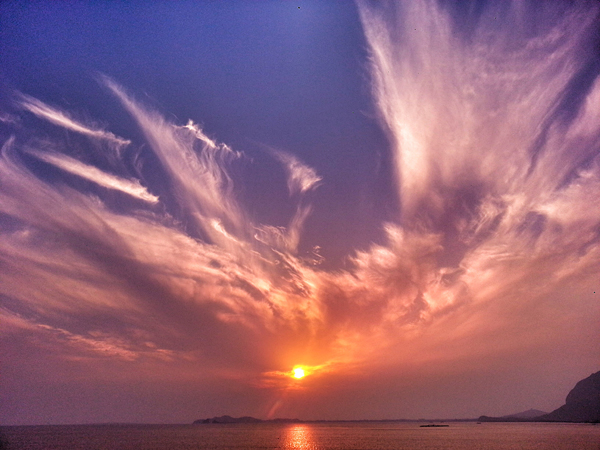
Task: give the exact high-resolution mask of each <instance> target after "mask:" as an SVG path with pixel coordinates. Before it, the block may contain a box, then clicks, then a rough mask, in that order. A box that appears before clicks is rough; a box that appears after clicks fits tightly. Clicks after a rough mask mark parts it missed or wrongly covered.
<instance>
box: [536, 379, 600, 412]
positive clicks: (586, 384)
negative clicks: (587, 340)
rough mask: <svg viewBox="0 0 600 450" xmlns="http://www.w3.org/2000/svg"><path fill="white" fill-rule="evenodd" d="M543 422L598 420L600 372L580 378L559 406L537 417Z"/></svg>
mask: <svg viewBox="0 0 600 450" xmlns="http://www.w3.org/2000/svg"><path fill="white" fill-rule="evenodd" d="M537 420H539V421H544V422H594V423H599V422H600V372H596V373H594V374H592V375H590V376H589V377H587V378H585V379H583V380H581V381H580V382H579V383H577V384H576V385H575V387H574V388H573V389H572V390H571V392H569V395H567V399H566V400H565V404H564V405H563V406H561V407H560V408H558V409H556V410H554V411H552V412H551V413H549V414H545V415H543V416H541V417H538V418H537Z"/></svg>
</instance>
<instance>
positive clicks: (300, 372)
mask: <svg viewBox="0 0 600 450" xmlns="http://www.w3.org/2000/svg"><path fill="white" fill-rule="evenodd" d="M292 375H293V377H294V378H297V379H300V378H304V376H305V375H306V373H305V372H304V369H303V368H302V367H294V369H293V370H292Z"/></svg>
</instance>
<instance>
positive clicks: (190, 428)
mask: <svg viewBox="0 0 600 450" xmlns="http://www.w3.org/2000/svg"><path fill="white" fill-rule="evenodd" d="M0 433H1V435H0V436H1V438H2V442H3V445H2V446H0V448H3V449H4V448H6V449H19V450H20V449H27V450H37V449H44V450H51V449H56V450H69V449H86V450H106V449H123V450H125V449H126V450H129V449H131V450H134V449H135V450H151V449H152V450H154V449H173V450H180V449H201V450H205V449H211V450H223V449H299V450H309V449H319V450H326V449H331V450H334V449H336V450H342V449H344V450H349V449H353V450H363V449H364V450H366V449H372V450H383V449H415V450H434V449H435V450H443V449H448V450H461V449H473V450H478V449H481V450H483V449H485V450H500V449H503V450H509V449H510V450H513V449H514V450H516V449H519V450H529V449H531V450H534V449H535V450H540V449H553V450H566V449H572V450H587V449H593V450H599V449H600V425H589V424H548V423H533V424H524V423H513V424H503V423H484V424H481V425H477V424H475V423H456V424H455V423H451V424H450V426H449V427H447V428H420V427H419V424H414V423H326V424H323V423H320V424H293V425H292V424H285V425H284V424H231V425H70V426H64V425H54V426H27V427H25V426H23V427H0Z"/></svg>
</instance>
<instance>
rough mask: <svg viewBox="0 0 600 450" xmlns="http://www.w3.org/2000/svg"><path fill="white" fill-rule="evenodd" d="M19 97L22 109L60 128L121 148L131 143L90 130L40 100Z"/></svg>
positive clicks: (104, 131)
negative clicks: (103, 140)
mask: <svg viewBox="0 0 600 450" xmlns="http://www.w3.org/2000/svg"><path fill="white" fill-rule="evenodd" d="M19 97H20V101H19V105H20V106H21V108H23V109H26V110H27V111H29V112H30V113H32V114H35V115H36V116H38V117H40V118H42V119H45V120H47V121H48V122H50V123H53V124H54V125H58V126H59V127H63V128H66V129H67V130H71V131H74V132H76V133H80V134H83V135H86V136H90V137H93V138H97V139H105V140H107V141H111V142H113V143H115V144H117V145H119V146H126V145H129V144H130V143H131V141H128V140H126V139H122V138H120V137H118V136H115V135H114V134H113V133H111V132H110V131H106V130H102V129H96V128H90V127H88V126H86V125H84V124H82V123H79V122H77V121H76V120H73V119H72V118H70V117H69V116H68V115H67V114H66V113H64V112H63V111H60V110H58V109H56V108H52V107H51V106H49V105H46V104H45V103H43V102H41V101H40V100H38V99H36V98H33V97H30V96H29V95H25V94H19Z"/></svg>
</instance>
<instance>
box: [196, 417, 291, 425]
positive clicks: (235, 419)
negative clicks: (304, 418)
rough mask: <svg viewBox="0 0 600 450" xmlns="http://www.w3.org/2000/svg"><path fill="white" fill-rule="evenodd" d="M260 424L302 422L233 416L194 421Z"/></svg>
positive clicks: (199, 422) (197, 422) (200, 422)
mask: <svg viewBox="0 0 600 450" xmlns="http://www.w3.org/2000/svg"><path fill="white" fill-rule="evenodd" d="M260 422H285V423H296V422H300V420H299V419H270V420H261V419H256V418H254V417H249V416H245V417H231V416H220V417H212V418H210V419H198V420H194V424H196V425H197V424H202V423H260Z"/></svg>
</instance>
